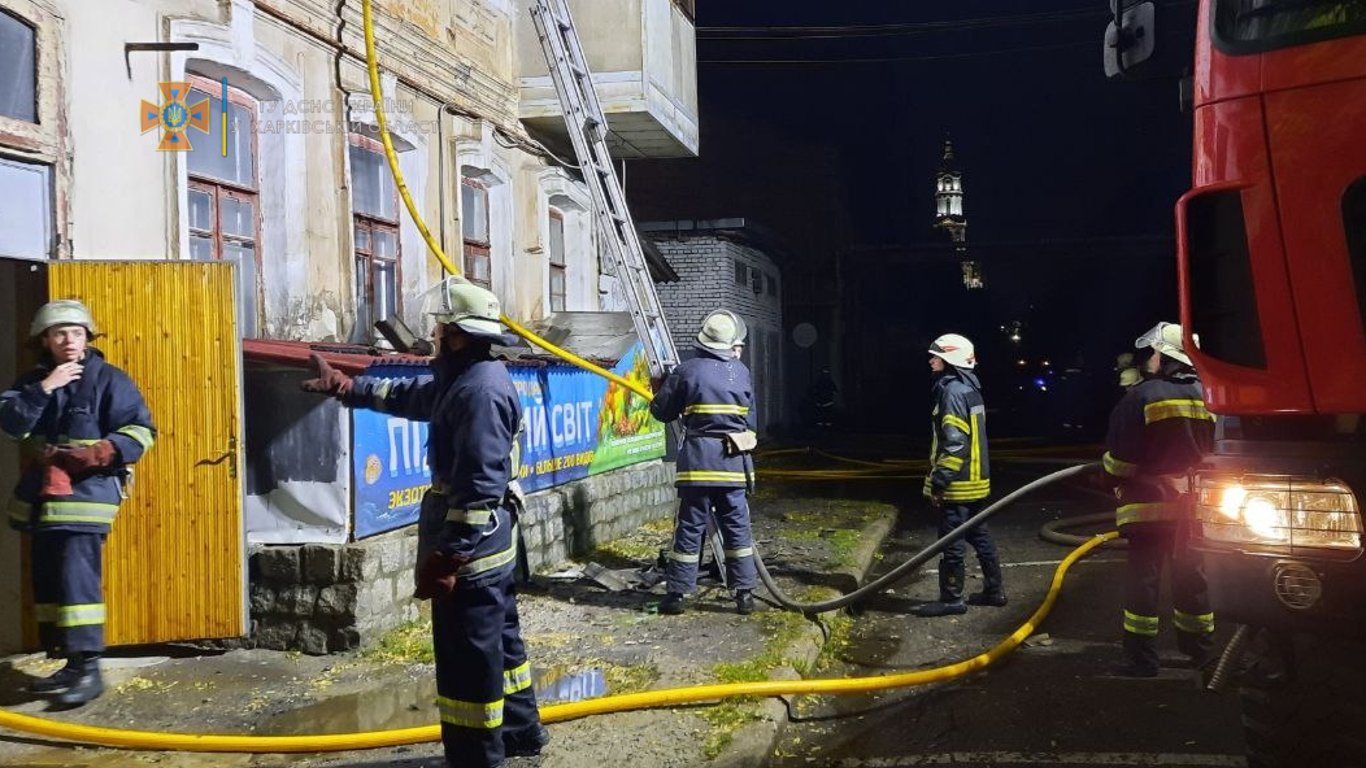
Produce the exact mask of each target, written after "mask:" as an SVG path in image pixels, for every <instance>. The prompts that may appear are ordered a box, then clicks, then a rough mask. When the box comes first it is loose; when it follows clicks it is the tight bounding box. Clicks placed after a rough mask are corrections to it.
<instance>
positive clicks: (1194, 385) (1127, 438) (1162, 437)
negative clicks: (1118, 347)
mask: <svg viewBox="0 0 1366 768" xmlns="http://www.w3.org/2000/svg"><path fill="white" fill-rule="evenodd" d="M1213 445H1214V415H1213V414H1211V413H1210V412H1209V411H1208V410H1206V409H1205V401H1204V390H1203V389H1202V388H1201V386H1200V380H1199V379H1198V378H1196V376H1195V374H1194V373H1180V374H1176V375H1174V376H1170V377H1167V378H1160V379H1148V380H1146V381H1143V382H1141V383H1139V384H1136V385H1135V386H1133V387H1131V388H1130V389H1129V391H1128V392H1126V393H1125V394H1124V397H1123V398H1122V399H1121V400H1120V401H1119V403H1118V404H1117V405H1116V406H1115V409H1114V411H1112V412H1111V414H1110V430H1109V433H1108V434H1107V436H1106V438H1105V448H1106V450H1105V455H1104V456H1103V457H1102V459H1101V464H1102V465H1103V466H1104V468H1105V473H1106V474H1107V475H1108V476H1109V478H1110V481H1111V483H1112V484H1113V485H1114V487H1115V489H1116V495H1117V496H1118V497H1119V504H1118V506H1117V507H1116V509H1115V522H1116V523H1117V524H1118V525H1119V526H1120V527H1123V526H1126V525H1131V524H1134V523H1161V522H1170V521H1175V520H1179V519H1181V518H1182V516H1183V514H1184V512H1183V510H1184V502H1183V497H1184V496H1185V493H1186V490H1187V488H1186V485H1187V475H1188V474H1189V472H1190V470H1191V468H1192V467H1194V466H1195V465H1196V464H1198V463H1199V462H1200V461H1201V459H1202V458H1203V457H1204V455H1205V454H1206V453H1208V452H1209V450H1210V449H1211V448H1212V447H1213Z"/></svg>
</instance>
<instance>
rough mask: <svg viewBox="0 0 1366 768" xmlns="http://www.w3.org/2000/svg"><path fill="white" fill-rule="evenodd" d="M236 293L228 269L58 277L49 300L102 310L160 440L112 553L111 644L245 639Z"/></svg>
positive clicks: (140, 471) (198, 265)
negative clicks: (73, 301) (76, 302)
mask: <svg viewBox="0 0 1366 768" xmlns="http://www.w3.org/2000/svg"><path fill="white" fill-rule="evenodd" d="M235 285H236V281H235V277H234V274H233V270H232V265H231V264H227V263H222V262H192V261H62V262H53V263H51V264H50V265H49V271H48V295H49V296H50V297H51V298H53V299H59V298H75V299H79V300H81V301H83V302H85V303H86V305H87V306H89V307H90V310H91V312H93V313H94V315H95V322H96V324H97V325H98V326H99V330H100V332H101V334H102V337H101V338H99V339H98V340H96V342H95V344H94V346H96V347H98V348H99V349H100V351H102V352H103V353H104V355H105V359H107V360H108V361H109V362H110V363H113V364H114V365H116V366H118V367H119V368H122V369H123V370H125V371H127V372H128V374H129V375H130V376H131V377H132V378H133V381H134V382H136V383H137V385H138V388H139V389H141V390H142V394H143V396H144V397H145V398H146V399H147V405H148V407H149V408H150V409H151V412H152V420H153V422H154V423H155V424H156V427H157V431H158V435H157V441H156V444H155V445H154V446H153V447H152V449H151V450H150V451H149V452H148V453H147V455H146V456H144V457H143V459H142V461H140V462H138V463H137V465H136V466H135V467H134V477H133V485H132V489H131V493H130V498H129V499H128V500H127V501H125V502H124V503H123V506H122V508H121V509H120V511H119V516H118V519H117V521H116V522H115V524H114V530H113V533H112V534H111V535H110V537H109V546H108V548H107V550H106V554H105V587H104V588H105V602H106V603H107V604H108V611H109V618H108V626H107V639H108V642H109V644H110V645H127V644H139V643H154V642H167V641H172V640H193V639H202V638H222V637H239V636H241V635H244V634H245V633H246V629H247V628H246V616H247V612H246V571H245V568H244V560H243V531H242V484H241V481H240V480H239V478H238V472H237V467H238V464H239V461H238V460H239V450H240V448H239V447H240V446H241V444H242V441H241V440H240V439H239V436H240V435H241V418H240V414H241V405H240V402H241V401H240V390H241V386H240V382H241V359H242V358H241V352H240V346H241V345H240V343H239V338H238V329H237V312H236V309H235V307H234V295H233V292H234V286H235Z"/></svg>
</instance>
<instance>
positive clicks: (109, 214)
mask: <svg viewBox="0 0 1366 768" xmlns="http://www.w3.org/2000/svg"><path fill="white" fill-rule="evenodd" d="M359 5H360V4H359V3H358V2H347V3H346V4H345V5H344V9H343V20H344V23H343V24H342V25H341V26H342V32H341V34H340V39H341V41H342V42H341V45H342V46H344V47H345V49H346V53H345V54H343V53H339V50H338V43H337V42H336V40H337V37H338V32H337V27H338V23H337V20H336V19H335V12H336V4H335V3H333V2H326V1H324V0H261V2H259V3H257V2H253V0H226V1H222V2H220V1H218V0H102V2H100V3H89V2H83V1H81V0H0V7H5V8H7V9H10V10H13V11H14V12H16V13H21V15H22V16H23V17H24V18H26V19H29V18H30V17H34V23H35V24H39V25H40V29H41V30H42V34H43V35H44V36H45V37H44V39H45V40H47V41H50V42H52V44H53V48H54V49H55V55H58V56H60V58H61V60H62V61H64V62H66V64H65V66H64V67H59V66H52V67H44V69H43V71H42V73H41V78H40V82H39V90H40V92H41V93H46V94H57V93H61V94H63V96H62V98H61V100H60V104H57V105H56V106H58V107H60V108H61V109H60V112H61V114H62V115H64V116H65V117H66V118H67V123H66V124H65V126H64V128H63V129H62V130H61V131H60V138H61V140H62V141H64V142H66V146H67V149H68V150H69V153H70V158H71V161H70V164H69V166H68V165H64V164H61V163H58V164H57V167H58V170H59V171H61V170H64V169H66V168H68V167H69V168H70V169H71V177H70V179H69V180H67V179H65V178H64V177H63V176H62V175H61V174H55V175H54V187H55V196H56V197H57V198H58V199H59V201H60V205H59V211H58V212H57V214H56V218H57V219H58V221H57V222H56V223H57V229H58V230H59V233H60V231H61V230H62V228H63V227H64V226H65V224H64V222H65V221H66V217H67V216H68V215H69V218H70V225H69V231H70V238H69V242H70V244H71V245H70V250H71V252H72V253H73V254H74V255H75V256H76V257H77V258H140V259H146V258H154V259H156V258H185V257H187V256H188V252H189V221H188V210H187V184H188V176H187V170H186V162H185V157H184V156H183V155H180V154H179V153H174V152H158V151H156V144H157V135H155V134H156V133H157V132H149V133H148V134H147V135H142V134H141V133H140V132H139V130H138V128H137V122H136V121H135V119H134V114H135V110H137V109H138V107H139V104H140V103H141V101H142V100H143V99H147V100H149V101H159V100H160V97H159V89H158V86H159V83H160V82H162V81H171V80H181V79H183V78H185V77H186V76H187V75H196V76H200V77H204V78H206V79H209V80H211V81H217V80H219V79H220V78H224V77H226V78H227V79H228V83H229V85H230V86H231V87H232V88H234V89H240V91H242V92H244V93H246V94H248V95H249V96H250V97H252V98H253V99H255V101H256V107H257V122H256V126H255V128H256V131H255V133H256V135H255V152H256V185H257V190H258V194H259V198H258V202H259V217H258V232H257V259H258V262H259V264H258V266H257V275H256V276H255V279H254V280H253V279H252V277H251V276H250V275H249V274H246V273H245V272H244V273H243V274H242V275H241V276H240V279H239V293H240V294H241V295H243V296H256V297H257V298H256V304H257V307H258V310H257V311H256V313H255V314H254V315H249V316H247V317H245V318H244V331H245V332H246V333H247V335H256V336H265V337H272V338H285V339H307V340H318V341H327V340H332V341H345V340H348V339H352V338H362V337H364V336H365V334H364V333H360V334H358V333H357V331H356V329H355V328H354V324H355V318H356V307H355V300H356V298H355V296H354V292H355V288H354V286H355V282H356V275H355V259H354V257H353V253H354V251H353V247H354V244H353V229H352V215H351V210H352V208H351V205H352V200H351V180H350V168H349V158H348V152H347V146H348V134H349V133H350V132H351V131H353V130H357V129H359V130H373V126H374V125H375V123H376V118H375V115H374V112H373V108H372V106H371V103H370V98H369V82H368V77H367V75H366V72H365V67H364V64H363V60H361V59H359V58H357V57H356V55H355V54H358V53H360V52H361V51H363V41H362V39H361V34H360V33H361V29H360V24H359V22H360V17H359ZM35 7H38V8H42V9H45V10H44V14H45V15H43V16H42V17H41V18H39V17H37V14H36V12H32V9H33V8H35ZM376 7H377V17H376V24H377V36H378V37H379V39H380V41H381V56H382V59H383V68H384V72H385V75H384V77H383V85H384V89H385V97H386V100H387V104H388V107H389V108H388V109H387V112H388V117H389V122H390V128H391V130H392V132H393V134H394V137H395V142H396V144H397V145H398V146H397V149H398V154H399V163H400V166H401V167H402V169H403V171H404V175H405V180H406V182H407V187H408V190H409V192H410V193H411V195H412V198H413V200H414V202H415V203H416V205H417V207H418V209H419V210H420V212H421V213H422V215H423V217H424V218H425V220H426V222H427V224H428V226H429V228H430V230H431V232H432V234H433V236H434V237H436V238H437V239H438V240H439V242H440V244H441V245H442V247H443V249H444V250H445V251H446V253H447V254H448V255H449V256H450V257H451V258H452V260H455V261H456V262H457V263H460V260H461V258H462V253H461V250H462V249H461V238H460V211H459V194H458V187H457V185H458V184H459V173H460V168H461V165H462V164H473V165H476V166H478V167H482V168H485V169H487V170H489V171H491V172H492V173H493V174H494V177H495V178H496V179H497V181H498V189H497V190H496V194H495V196H494V198H495V199H494V201H493V202H494V206H493V211H492V213H493V221H492V225H493V240H494V252H493V259H494V267H493V271H494V278H493V283H494V289H495V291H496V292H497V293H498V294H499V295H500V297H502V299H503V300H504V302H505V309H506V311H507V312H508V313H509V314H512V315H514V316H518V317H520V318H521V319H524V320H532V319H536V318H538V317H542V316H544V315H545V314H546V313H547V311H548V304H549V301H548V297H549V277H548V275H549V270H548V260H547V256H546V254H545V252H544V241H545V236H546V232H547V226H548V219H547V217H548V208H549V205H550V203H549V197H550V195H552V194H556V195H563V196H564V197H565V198H566V200H569V201H573V202H577V203H579V204H580V205H582V207H583V211H582V212H580V211H570V215H568V216H566V236H567V238H568V239H570V241H571V245H572V251H571V252H570V266H569V281H570V282H569V306H570V308H571V309H577V310H597V309H599V303H598V291H597V281H598V268H597V257H596V254H595V253H594V251H593V249H594V244H593V236H592V232H591V227H590V226H589V224H588V216H587V214H586V210H587V195H586V192H585V190H584V189H583V187H582V186H581V185H579V184H578V183H577V182H574V181H572V180H570V179H569V178H568V177H562V178H560V179H559V180H558V181H557V182H556V183H555V184H552V185H550V186H547V185H546V183H545V181H544V179H545V178H546V174H547V172H551V173H552V175H553V174H554V172H553V171H551V170H550V168H549V166H547V164H546V163H545V161H544V160H543V159H542V158H541V157H540V156H538V155H535V154H532V153H529V152H527V151H525V150H524V149H521V148H509V147H508V146H505V145H506V144H510V143H511V142H510V141H508V140H507V138H506V137H503V136H499V135H497V131H499V130H503V131H511V132H513V133H518V132H520V131H521V128H520V125H519V124H518V123H517V117H516V115H517V87H516V80H517V73H516V71H515V70H516V51H515V50H514V36H513V28H514V20H515V15H516V12H517V7H516V4H515V3H513V2H512V0H378V2H377V3H376ZM166 40H175V41H179V42H193V43H195V44H197V45H198V46H199V48H198V50H196V51H189V52H175V53H160V52H133V53H131V54H129V66H130V68H131V72H132V76H131V78H130V77H128V76H127V75H126V74H125V73H124V72H123V66H122V65H123V62H122V60H121V59H122V57H123V53H124V52H123V46H124V44H125V43H127V42H134V41H137V42H151V41H166ZM452 51H454V53H453V52H452ZM40 53H42V57H41V58H43V60H44V61H48V60H51V59H52V54H49V52H48V51H46V50H43V51H40ZM533 53H535V54H536V55H539V51H538V50H537V51H533ZM443 104H453V105H455V107H456V109H457V110H459V109H466V110H474V111H476V112H478V113H479V115H481V116H482V117H481V118H476V117H470V116H464V115H453V114H451V113H448V112H445V111H444V110H443V108H442V105H443ZM54 108H55V107H54ZM120 115H122V116H124V117H123V118H120V117H119V116H120ZM125 118H126V119H125ZM47 122H48V123H49V124H51V123H52V121H50V120H49V121H47ZM217 127H218V122H217V115H214V116H213V122H212V124H211V133H210V134H209V135H208V136H205V135H202V134H199V133H198V132H195V133H192V134H191V135H190V139H191V141H192V142H193V141H210V142H215V143H216V142H217V140H218V135H217V132H216V131H217ZM36 130H37V128H35V131H36ZM49 132H51V131H49ZM43 143H44V147H45V148H44V149H43V153H36V152H35V159H38V160H43V159H45V158H46V159H48V160H55V159H56V158H58V157H60V156H61V153H62V151H63V150H62V148H61V147H59V146H58V142H57V140H56V138H53V137H49V138H47V139H44V142H43ZM48 145H50V146H48ZM0 150H3V151H7V152H10V151H16V152H17V151H18V150H17V149H13V148H9V149H7V148H6V138H5V135H4V134H0ZM471 153H472V156H470V155H471ZM21 156H22V155H21ZM68 198H69V199H68ZM399 222H400V223H399V229H400V242H401V260H400V266H399V294H400V305H401V309H402V313H403V315H404V317H405V319H407V320H409V321H410V322H411V321H413V320H416V319H420V315H421V310H422V307H421V298H422V296H423V295H424V293H426V292H427V291H428V290H429V289H431V288H432V287H433V286H434V285H435V284H436V283H437V282H438V281H439V279H440V277H441V274H442V273H441V270H440V268H439V266H438V265H437V263H436V261H435V260H434V259H433V258H431V256H430V255H429V252H428V249H427V245H426V242H425V240H424V239H423V237H422V235H421V233H420V231H419V230H418V228H417V226H416V225H415V223H414V222H413V221H412V219H411V218H410V217H409V216H408V215H407V213H406V212H403V211H401V212H400V215H399ZM61 243H62V246H61V247H66V246H67V243H68V240H67V238H65V237H63V238H61Z"/></svg>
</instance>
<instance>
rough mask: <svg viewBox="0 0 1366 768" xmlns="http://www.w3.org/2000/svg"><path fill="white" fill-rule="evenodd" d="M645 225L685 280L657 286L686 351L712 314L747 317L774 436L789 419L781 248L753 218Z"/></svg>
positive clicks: (754, 369)
mask: <svg viewBox="0 0 1366 768" xmlns="http://www.w3.org/2000/svg"><path fill="white" fill-rule="evenodd" d="M640 228H641V230H642V231H643V232H644V233H645V235H646V236H647V237H649V238H650V239H651V240H652V241H653V242H654V244H655V246H656V247H657V248H658V249H659V251H660V252H661V253H662V254H663V255H664V258H666V259H667V260H668V262H669V264H670V266H672V267H673V269H674V271H675V272H677V273H678V277H679V279H678V280H677V281H674V282H668V283H661V284H659V285H658V286H656V288H657V290H658V291H659V300H660V303H661V304H662V305H663V307H664V314H665V317H666V318H667V319H668V321H669V331H670V332H671V333H672V334H673V337H674V343H675V344H677V345H678V348H679V349H680V350H681V351H683V352H685V353H686V351H687V350H690V349H692V347H693V345H694V342H695V340H696V338H697V329H698V328H700V327H701V325H702V320H703V319H704V318H706V316H707V314H708V313H709V312H711V311H712V310H715V309H729V310H731V311H732V312H736V313H738V314H739V315H740V316H741V317H743V318H744V320H745V324H746V325H747V326H748V329H749V337H748V343H747V344H746V346H745V352H744V358H743V359H744V361H745V364H746V365H748V366H749V369H750V372H751V373H752V374H753V377H754V394H755V401H756V408H757V409H758V425H759V432H760V434H761V435H764V434H767V433H769V432H770V431H771V430H772V429H773V428H774V427H777V426H778V425H780V424H781V423H782V422H783V421H785V420H786V419H787V415H786V411H785V410H784V409H785V408H786V401H787V396H786V393H785V392H784V387H783V386H782V381H781V380H782V377H781V371H782V370H783V357H784V354H783V346H784V341H783V339H784V337H783V291H782V269H781V267H780V266H779V264H778V262H777V261H775V260H774V255H775V254H776V253H777V252H778V249H777V248H776V246H775V245H774V244H773V242H772V240H771V238H769V237H767V236H765V235H764V234H762V230H761V229H760V228H758V227H755V226H754V225H752V224H750V223H747V222H746V221H745V219H715V220H710V221H669V222H646V223H642V224H641V225H640Z"/></svg>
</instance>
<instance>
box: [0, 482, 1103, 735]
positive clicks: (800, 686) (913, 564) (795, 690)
mask: <svg viewBox="0 0 1366 768" xmlns="http://www.w3.org/2000/svg"><path fill="white" fill-rule="evenodd" d="M1090 467H1091V465H1079V466H1075V467H1068V468H1066V469H1062V470H1059V471H1056V472H1053V473H1052V474H1049V475H1047V476H1045V477H1042V478H1039V479H1038V480H1035V481H1034V482H1031V483H1029V484H1028V485H1025V486H1024V487H1022V488H1020V489H1019V490H1017V491H1015V492H1013V493H1011V494H1009V495H1007V496H1006V497H1004V498H1002V499H1001V500H1000V501H998V502H996V503H994V504H992V505H991V506H989V507H987V508H986V509H984V510H982V511H981V512H979V513H978V514H976V515H974V516H973V517H972V519H970V520H968V521H967V522H965V523H964V524H963V525H961V526H959V527H958V528H955V529H954V530H953V531H951V532H950V533H949V534H947V535H945V536H944V537H942V538H940V539H939V540H938V541H936V542H934V543H933V544H931V545H930V546H928V547H926V548H925V549H924V550H923V551H921V552H920V553H918V554H917V555H915V556H914V557H912V558H911V559H909V560H907V561H906V562H905V563H902V564H901V565H899V566H897V567H896V568H894V569H892V570H891V571H889V572H888V573H887V574H886V575H884V576H882V577H881V578H879V579H877V580H875V581H873V582H871V583H869V584H867V585H865V586H863V587H860V588H859V589H857V590H855V591H854V592H851V593H849V594H847V595H844V596H842V597H839V598H835V599H833V600H827V601H823V602H819V603H799V602H796V601H793V600H791V599H790V598H788V597H787V596H786V595H784V594H783V592H782V590H780V589H779V588H778V587H777V586H776V585H775V584H774V583H773V579H772V576H771V575H770V574H769V573H768V570H767V569H766V568H765V567H764V565H763V561H762V560H760V559H758V557H757V554H756V560H757V562H758V564H759V573H760V575H761V577H762V578H763V582H764V585H765V586H766V587H767V588H768V589H769V591H770V592H771V593H772V594H773V596H774V598H775V599H776V600H777V601H778V602H779V603H780V604H782V605H783V607H785V608H789V609H791V610H796V611H800V612H801V613H804V614H812V613H819V612H824V611H832V610H837V609H839V608H843V607H846V606H848V605H852V604H854V603H856V602H858V601H859V600H862V599H865V598H868V597H870V596H871V595H874V594H876V593H878V592H880V591H882V590H883V589H886V588H887V587H889V586H891V585H892V584H895V583H897V582H899V581H901V580H903V579H905V578H907V577H908V576H910V575H911V574H912V573H913V572H914V570H915V569H916V568H918V567H919V566H920V565H923V564H924V563H925V562H926V561H928V560H929V559H930V558H932V557H934V556H935V555H936V554H938V553H939V552H940V551H941V550H943V548H944V547H945V546H947V545H948V544H949V543H951V542H953V541H954V540H956V539H958V538H961V537H962V536H963V535H964V534H965V533H966V532H967V530H968V529H969V528H971V527H972V526H974V525H977V524H979V523H981V522H983V521H984V520H986V519H987V518H989V517H991V516H992V515H995V514H997V513H998V512H1000V511H1001V510H1003V509H1005V507H1006V506H1008V505H1009V504H1011V503H1013V502H1014V501H1016V500H1017V499H1019V498H1020V497H1022V496H1024V495H1025V494H1028V493H1032V492H1034V491H1036V490H1038V489H1040V488H1043V487H1045V486H1048V485H1052V484H1054V483H1057V482H1060V481H1063V480H1066V479H1068V478H1070V477H1072V476H1074V475H1077V474H1079V473H1081V472H1083V471H1085V470H1087V469H1089V468H1090ZM1117 535H1118V534H1115V533H1113V532H1112V533H1105V534H1100V535H1097V536H1094V537H1092V538H1091V539H1089V540H1087V541H1086V542H1085V543H1084V544H1082V545H1081V546H1079V547H1077V548H1076V549H1075V550H1073V551H1072V552H1071V553H1070V554H1068V555H1067V557H1066V558H1065V559H1063V561H1062V563H1061V564H1059V565H1058V567H1057V570H1056V571H1054V574H1053V580H1052V582H1051V584H1050V585H1049V589H1048V593H1047V595H1045V596H1044V599H1043V602H1042V603H1041V604H1040V605H1039V607H1038V608H1037V609H1036V610H1035V611H1034V613H1033V614H1032V615H1030V617H1029V619H1028V620H1026V621H1025V622H1024V623H1023V624H1021V625H1020V626H1019V628H1017V629H1016V630H1015V631H1014V632H1013V633H1011V634H1010V636H1009V637H1006V638H1005V639H1003V640H1001V641H1000V642H999V643H997V644H996V645H995V646H993V647H992V648H990V649H988V650H986V651H984V652H982V653H980V654H978V655H976V656H973V657H972V658H969V659H964V660H963V661H959V662H957V663H954V664H949V665H946V666H942V667H937V668H935V669H925V670H917V671H915V672H904V673H901V674H895V675H879V676H875V677H854V678H830V679H813V680H771V681H765V682H756V683H730V684H721V685H702V686H693V687H688V688H669V689H664V690H658V691H646V692H643V693H633V694H627V695H622V696H607V697H604V698H600V699H591V700H588V701H579V702H574V703H570V704H556V705H553V706H548V707H544V708H542V710H541V719H542V721H544V722H546V723H555V722H563V721H565V720H574V719H578V718H582V717H589V716H592V715H601V714H608V713H611V712H626V711H630V710H638V709H650V708H660V707H674V706H679V705H683V704H696V703H705V702H715V701H719V700H722V699H727V698H732V697H738V696H766V697H772V696H795V695H838V694H860V693H869V692H872V691H882V690H890V689H894V688H907V687H911V686H918V685H928V684H931V683H941V682H946V681H949V680H954V679H957V678H960V677H963V676H965V675H969V674H972V673H973V672H977V671H980V670H982V669H985V668H986V667H988V666H990V665H992V664H994V663H996V662H997V661H999V660H1001V659H1002V658H1004V657H1005V656H1006V655H1007V654H1009V653H1010V652H1011V651H1013V650H1015V649H1016V648H1017V647H1019V645H1020V644H1021V643H1023V642H1024V641H1025V640H1026V639H1027V638H1029V637H1030V636H1031V635H1033V634H1034V633H1035V631H1036V630H1037V629H1038V627H1039V625H1040V624H1042V623H1043V620H1044V619H1045V618H1046V617H1047V616H1048V614H1049V613H1050V612H1051V611H1052V610H1053V605H1054V604H1055V603H1056V602H1057V599H1058V593H1059V591H1060V590H1061V589H1062V584H1063V579H1064V578H1065V577H1066V575H1067V572H1068V569H1070V568H1071V567H1072V565H1073V564H1075V563H1076V562H1077V561H1078V560H1080V559H1081V558H1083V557H1085V556H1086V555H1087V554H1088V553H1090V552H1091V551H1092V550H1094V549H1095V548H1096V547H1099V546H1101V545H1102V544H1104V543H1105V542H1107V541H1110V540H1112V539H1114V538H1115V537H1116V536H1117ZM0 728H6V729H9V730H13V731H20V732H23V733H27V734H31V735H34V736H44V737H49V738H56V739H62V740H65V741H72V742H77V743H80V744H92V745H101V746H108V747H121V748H126V749H149V750H163V751H183V752H245V753H263V754H273V753H286V752H332V751H343V750H353V749H374V748H380V747H394V746H401V745H406V744H420V743H426V742H434V741H438V740H440V738H441V727H440V726H439V725H430V726H424V727H420V728H403V729H396V730H390V731H370V732H365V733H340V734H317V735H307V736H247V735H242V736H236V735H217V734H190V733H157V732H154V731H136V730H124V729H117V728H101V727H98V726H90V725H80V724H75V723H66V722H61V721H57V720H50V719H45V718H40V717H33V716H30V715H21V714H16V713H13V712H3V711H0Z"/></svg>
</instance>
